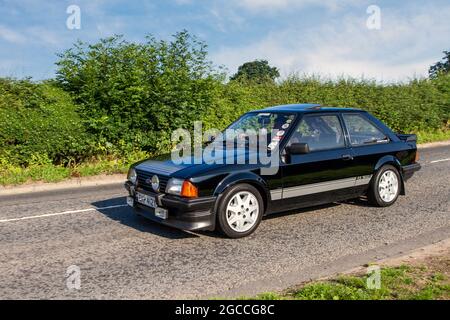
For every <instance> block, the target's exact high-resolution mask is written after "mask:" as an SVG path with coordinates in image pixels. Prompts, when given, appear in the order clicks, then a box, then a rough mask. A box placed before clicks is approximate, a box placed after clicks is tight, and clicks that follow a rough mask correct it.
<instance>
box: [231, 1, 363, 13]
mask: <svg viewBox="0 0 450 320" xmlns="http://www.w3.org/2000/svg"><path fill="white" fill-rule="evenodd" d="M235 2H236V5H238V6H240V7H243V8H246V9H248V10H251V11H266V10H292V9H294V8H295V9H298V8H302V7H308V6H317V7H325V8H328V9H331V10H335V9H338V8H341V7H343V6H345V5H348V4H354V3H357V2H359V3H361V0H359V1H358V0H326V1H317V0H236V1H235ZM363 2H365V1H363Z"/></svg>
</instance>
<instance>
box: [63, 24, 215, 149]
mask: <svg viewBox="0 0 450 320" xmlns="http://www.w3.org/2000/svg"><path fill="white" fill-rule="evenodd" d="M56 64H57V67H58V68H57V72H56V79H57V82H58V83H59V84H60V85H61V86H62V87H63V88H64V89H65V90H67V91H69V92H70V93H72V96H73V97H74V99H75V101H76V102H77V103H78V104H79V105H80V107H79V112H80V114H81V115H82V116H83V118H84V119H85V122H86V125H87V129H88V131H89V132H90V133H92V134H94V135H95V136H96V138H97V141H98V143H99V144H100V145H102V146H119V147H120V149H121V150H119V151H122V150H123V151H126V150H128V149H131V148H133V147H134V146H137V147H139V148H141V149H143V150H145V151H150V152H156V151H158V150H162V149H167V146H168V145H170V136H171V133H172V131H173V130H175V129H177V128H191V127H192V123H193V122H194V121H195V120H198V119H199V118H200V117H201V115H202V114H203V113H204V112H205V111H206V109H207V108H208V107H209V106H211V105H212V100H213V99H214V94H215V89H214V88H215V86H216V83H218V80H217V79H216V78H217V77H219V75H217V74H216V72H215V71H214V70H213V67H212V63H211V62H210V61H209V60H208V59H207V51H206V45H205V44H204V43H203V42H201V41H199V40H198V39H197V38H196V37H194V36H191V35H190V34H189V33H188V32H187V31H182V32H178V33H176V34H175V35H174V36H173V38H172V39H171V41H165V40H160V41H158V40H156V39H154V38H153V37H152V36H148V37H147V41H146V42H145V43H133V42H128V41H125V40H124V39H123V38H122V37H121V36H114V37H110V38H107V39H102V40H100V42H98V43H95V44H87V43H81V42H80V43H77V44H76V45H75V46H74V47H73V48H71V49H69V50H66V51H64V52H63V53H61V54H60V55H59V61H58V62H57V63H56ZM108 151H109V150H108ZM112 151H114V150H112Z"/></svg>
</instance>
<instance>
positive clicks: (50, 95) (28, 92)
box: [0, 79, 88, 165]
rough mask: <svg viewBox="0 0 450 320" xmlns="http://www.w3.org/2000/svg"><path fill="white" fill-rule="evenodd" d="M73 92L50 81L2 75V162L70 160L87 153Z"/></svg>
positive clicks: (0, 156)
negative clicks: (19, 78) (14, 78)
mask: <svg viewBox="0 0 450 320" xmlns="http://www.w3.org/2000/svg"><path fill="white" fill-rule="evenodd" d="M87 141H88V136H87V135H86V133H85V130H84V128H83V125H82V122H81V120H80V117H79V115H78V113H77V112H76V106H75V104H73V103H72V101H71V98H70V96H69V95H68V94H67V93H66V92H64V91H62V90H61V89H59V88H56V87H55V86H52V85H50V84H34V83H32V82H30V81H28V80H21V81H16V80H11V79H0V163H3V164H5V163H10V164H16V165H28V164H43V163H67V162H68V161H70V160H76V159H78V158H80V157H83V156H84V155H86V154H87V153H88V147H87V144H88V143H87Z"/></svg>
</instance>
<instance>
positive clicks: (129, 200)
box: [127, 197, 134, 207]
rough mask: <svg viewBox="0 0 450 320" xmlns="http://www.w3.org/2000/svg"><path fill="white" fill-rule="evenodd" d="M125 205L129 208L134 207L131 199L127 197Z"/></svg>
mask: <svg viewBox="0 0 450 320" xmlns="http://www.w3.org/2000/svg"><path fill="white" fill-rule="evenodd" d="M127 205H129V206H130V207H134V199H133V197H127Z"/></svg>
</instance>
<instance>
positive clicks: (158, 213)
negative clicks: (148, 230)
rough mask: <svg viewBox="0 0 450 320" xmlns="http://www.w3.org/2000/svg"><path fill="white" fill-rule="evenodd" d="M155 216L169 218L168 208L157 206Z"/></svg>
mask: <svg viewBox="0 0 450 320" xmlns="http://www.w3.org/2000/svg"><path fill="white" fill-rule="evenodd" d="M155 216H157V217H158V218H161V219H167V209H163V208H155Z"/></svg>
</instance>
